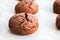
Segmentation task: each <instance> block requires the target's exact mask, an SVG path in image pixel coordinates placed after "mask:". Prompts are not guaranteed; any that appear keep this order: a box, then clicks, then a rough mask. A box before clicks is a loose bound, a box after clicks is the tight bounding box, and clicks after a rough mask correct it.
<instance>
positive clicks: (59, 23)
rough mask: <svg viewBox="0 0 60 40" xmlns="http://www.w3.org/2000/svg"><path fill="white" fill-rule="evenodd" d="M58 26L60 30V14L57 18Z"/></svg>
mask: <svg viewBox="0 0 60 40" xmlns="http://www.w3.org/2000/svg"><path fill="white" fill-rule="evenodd" d="M56 27H57V28H58V29H59V30H60V15H58V16H57V18H56Z"/></svg>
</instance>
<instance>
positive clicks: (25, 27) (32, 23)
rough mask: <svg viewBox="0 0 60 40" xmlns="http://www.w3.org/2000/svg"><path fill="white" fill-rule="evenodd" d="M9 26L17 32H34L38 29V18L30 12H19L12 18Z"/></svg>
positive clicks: (25, 33)
mask: <svg viewBox="0 0 60 40" xmlns="http://www.w3.org/2000/svg"><path fill="white" fill-rule="evenodd" d="M9 28H10V30H11V31H12V32H13V33H15V34H21V35H28V34H32V33H33V32H35V31H36V30H37V29H38V19H37V18H36V17H35V16H34V15H32V14H29V13H19V14H16V15H14V16H13V17H11V18H10V20H9Z"/></svg>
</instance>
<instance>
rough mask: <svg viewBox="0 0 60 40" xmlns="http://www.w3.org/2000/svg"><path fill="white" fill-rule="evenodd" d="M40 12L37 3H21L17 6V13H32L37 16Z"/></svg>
mask: <svg viewBox="0 0 60 40" xmlns="http://www.w3.org/2000/svg"><path fill="white" fill-rule="evenodd" d="M37 11H38V5H37V4H36V3H35V2H30V1H21V2H19V3H18V4H17V5H16V6H15V12H16V13H22V12H24V13H31V14H35V13H36V12H37Z"/></svg>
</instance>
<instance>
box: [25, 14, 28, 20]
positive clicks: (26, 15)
mask: <svg viewBox="0 0 60 40" xmlns="http://www.w3.org/2000/svg"><path fill="white" fill-rule="evenodd" d="M25 18H26V20H27V21H29V19H28V14H26V13H25Z"/></svg>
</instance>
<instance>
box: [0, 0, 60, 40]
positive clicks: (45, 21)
mask: <svg viewBox="0 0 60 40" xmlns="http://www.w3.org/2000/svg"><path fill="white" fill-rule="evenodd" d="M35 1H36V2H37V3H38V5H39V11H38V12H37V14H36V15H35V16H37V17H38V20H39V29H38V30H37V31H36V32H35V33H33V34H31V35H27V36H20V35H15V34H13V33H10V32H9V27H8V21H9V18H10V17H11V16H12V15H14V7H15V5H16V4H17V1H16V0H0V40H60V31H59V30H57V29H56V26H55V21H56V16H57V14H54V13H53V8H52V7H53V2H54V0H35Z"/></svg>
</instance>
